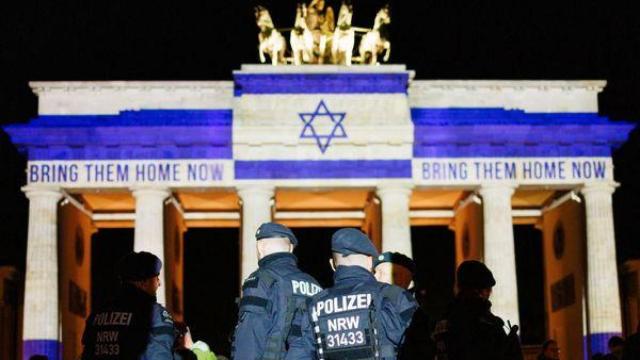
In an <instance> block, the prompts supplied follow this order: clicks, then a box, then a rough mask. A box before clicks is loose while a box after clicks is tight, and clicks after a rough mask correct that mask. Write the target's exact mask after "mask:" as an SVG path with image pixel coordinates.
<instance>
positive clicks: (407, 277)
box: [373, 251, 416, 290]
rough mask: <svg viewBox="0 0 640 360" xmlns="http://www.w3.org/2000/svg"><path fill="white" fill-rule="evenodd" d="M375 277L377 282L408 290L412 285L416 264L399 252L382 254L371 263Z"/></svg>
mask: <svg viewBox="0 0 640 360" xmlns="http://www.w3.org/2000/svg"><path fill="white" fill-rule="evenodd" d="M373 266H374V273H375V277H376V279H377V280H378V281H380V282H383V283H387V284H393V285H397V286H399V287H401V288H403V289H407V290H408V289H409V288H410V287H411V286H412V285H413V276H414V275H415V273H416V263H415V262H414V261H413V259H411V258H410V257H408V256H406V255H404V254H401V253H399V252H389V251H388V252H383V253H382V254H380V255H378V257H376V258H375V259H374V262H373Z"/></svg>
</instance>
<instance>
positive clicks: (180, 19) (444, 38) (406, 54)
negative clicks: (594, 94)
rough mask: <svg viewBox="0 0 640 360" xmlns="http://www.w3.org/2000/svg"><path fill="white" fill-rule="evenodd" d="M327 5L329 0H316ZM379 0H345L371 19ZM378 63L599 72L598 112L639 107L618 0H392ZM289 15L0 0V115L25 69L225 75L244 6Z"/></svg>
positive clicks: (4, 159) (631, 203)
mask: <svg viewBox="0 0 640 360" xmlns="http://www.w3.org/2000/svg"><path fill="white" fill-rule="evenodd" d="M328 3H329V4H330V5H332V6H333V7H334V9H335V10H336V14H337V9H338V5H339V3H338V2H337V1H328ZM385 3H387V2H383V1H374V0H360V1H356V0H354V1H353V4H354V11H355V13H354V20H353V24H354V25H356V26H363V27H370V26H371V24H372V22H373V18H374V15H375V12H376V11H377V9H378V8H379V7H380V6H382V5H384V4H385ZM390 3H391V6H392V24H391V27H390V35H391V43H392V56H391V63H401V64H406V65H407V67H408V68H409V69H413V70H415V71H416V78H417V79H551V80H553V79H571V80H574V79H605V80H607V81H608V86H607V88H606V89H605V91H604V93H602V94H601V96H600V106H601V115H604V116H608V117H610V118H611V119H613V120H627V121H637V120H640V65H639V64H640V62H639V60H640V57H639V55H640V20H639V16H640V15H638V12H637V11H635V9H634V8H633V7H632V5H631V4H632V3H633V2H631V1H626V2H623V1H619V2H618V1H615V2H611V1H606V2H605V1H594V0H581V1H553V2H550V1H549V2H546V1H510V2H508V3H502V2H501V1H473V0H468V1H460V2H458V1H452V0H444V1H433V0H421V1H415V2H414V1H406V0H403V1H391V2H390ZM257 4H262V5H265V6H267V7H268V8H269V9H270V10H271V14H272V17H273V18H274V21H275V23H276V26H277V27H290V26H291V25H292V23H293V19H294V14H295V12H294V10H295V1H290V0H272V1H261V2H255V1H220V0H208V1H174V2H170V3H168V2H167V3H165V2H158V1H154V2H150V1H149V2H147V1H137V0H131V1H127V2H121V1H104V2H102V1H86V0H85V1H77V2H68V1H42V2H40V1H38V2H36V1H26V0H25V1H2V2H0V125H2V124H8V123H17V122H26V121H28V119H29V118H32V117H34V116H35V115H36V112H37V109H36V97H35V96H34V95H33V94H32V93H31V91H30V89H29V88H28V84H27V82H28V81H30V80H230V79H231V71H232V70H234V69H238V68H239V67H240V65H241V64H242V63H256V62H257V61H258V55H257V28H256V26H255V22H254V18H253V11H252V7H253V6H254V5H257ZM0 159H1V162H0V167H1V170H0V199H1V201H0V265H4V264H13V265H17V266H18V267H20V268H22V267H23V265H24V258H25V252H24V251H25V250H24V249H25V239H26V229H27V202H26V200H25V198H24V196H23V195H22V193H21V192H20V190H19V188H20V186H21V185H22V184H24V166H25V163H24V158H23V157H21V156H20V155H19V154H18V152H17V151H16V149H15V148H14V147H13V145H11V143H10V141H9V140H8V137H7V135H6V133H4V132H3V131H2V130H0ZM614 162H615V166H616V168H615V177H616V180H617V181H618V182H620V183H621V186H620V187H619V188H618V190H617V192H616V193H615V195H614V211H615V225H616V237H617V243H618V256H619V260H620V262H622V261H624V260H626V259H628V258H632V257H640V226H637V224H638V221H640V205H639V204H640V131H639V130H638V129H636V130H635V131H634V132H633V133H632V134H631V136H630V140H629V141H628V142H627V143H626V144H625V145H624V146H622V148H620V149H618V150H617V151H616V153H615V156H614Z"/></svg>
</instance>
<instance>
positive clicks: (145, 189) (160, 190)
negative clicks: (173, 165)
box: [131, 186, 171, 200]
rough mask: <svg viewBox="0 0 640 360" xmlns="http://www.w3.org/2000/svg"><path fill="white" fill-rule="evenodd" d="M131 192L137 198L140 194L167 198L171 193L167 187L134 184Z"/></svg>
mask: <svg viewBox="0 0 640 360" xmlns="http://www.w3.org/2000/svg"><path fill="white" fill-rule="evenodd" d="M131 193H132V195H133V197H135V198H137V197H140V196H145V195H149V196H156V197H161V198H162V199H163V200H164V199H165V198H168V197H169V195H171V190H169V188H167V187H162V186H134V187H132V188H131Z"/></svg>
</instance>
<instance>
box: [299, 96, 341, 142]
mask: <svg viewBox="0 0 640 360" xmlns="http://www.w3.org/2000/svg"><path fill="white" fill-rule="evenodd" d="M346 114H347V113H344V112H333V113H332V112H331V111H329V109H328V108H327V105H326V104H325V103H324V100H320V103H318V106H317V107H316V110H315V111H314V112H311V113H298V116H300V120H302V122H303V123H304V127H303V128H302V133H300V139H315V140H316V143H317V144H318V148H320V151H321V152H322V153H323V154H324V152H325V151H327V148H328V147H329V145H330V144H331V140H333V139H343V138H346V137H347V133H346V132H345V131H344V127H342V121H343V120H344V117H345V116H346ZM316 118H318V119H327V120H329V121H331V123H332V124H333V126H332V128H331V131H330V132H329V133H328V134H319V133H318V132H317V131H316V128H315V127H313V122H314V121H315V120H316Z"/></svg>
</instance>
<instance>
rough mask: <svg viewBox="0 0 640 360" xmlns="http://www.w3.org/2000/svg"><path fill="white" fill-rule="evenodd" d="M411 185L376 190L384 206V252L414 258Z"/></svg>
mask: <svg viewBox="0 0 640 360" xmlns="http://www.w3.org/2000/svg"><path fill="white" fill-rule="evenodd" d="M411 189H412V185H411V184H406V183H397V184H382V185H380V186H378V189H377V190H376V192H377V194H378V197H379V198H380V202H381V206H382V251H383V252H384V251H394V252H399V253H402V254H404V255H406V256H408V257H411V258H412V257H413V255H412V253H413V251H412V250H411V219H410V216H409V197H410V196H411Z"/></svg>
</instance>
